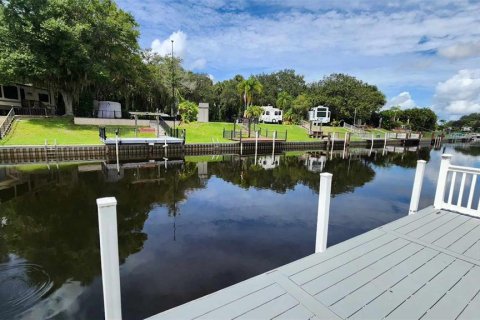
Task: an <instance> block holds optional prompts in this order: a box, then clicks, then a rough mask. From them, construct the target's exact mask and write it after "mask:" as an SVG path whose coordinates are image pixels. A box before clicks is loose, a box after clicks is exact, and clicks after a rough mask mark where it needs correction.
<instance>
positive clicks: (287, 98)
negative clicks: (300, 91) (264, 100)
mask: <svg viewBox="0 0 480 320" xmlns="http://www.w3.org/2000/svg"><path fill="white" fill-rule="evenodd" d="M292 101H293V97H292V96H291V95H289V94H288V92H286V91H282V92H280V93H279V94H278V96H277V105H276V107H277V108H280V109H282V110H284V111H287V110H288V109H290V107H291V106H292Z"/></svg>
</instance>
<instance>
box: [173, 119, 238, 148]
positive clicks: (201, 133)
mask: <svg viewBox="0 0 480 320" xmlns="http://www.w3.org/2000/svg"><path fill="white" fill-rule="evenodd" d="M180 128H181V129H187V141H186V143H202V142H203V143H209V142H210V143H212V142H217V139H218V141H219V142H232V141H231V140H227V139H224V138H223V137H222V135H223V128H225V129H226V130H232V129H233V123H229V122H191V123H183V124H181V125H180ZM212 138H214V140H212Z"/></svg>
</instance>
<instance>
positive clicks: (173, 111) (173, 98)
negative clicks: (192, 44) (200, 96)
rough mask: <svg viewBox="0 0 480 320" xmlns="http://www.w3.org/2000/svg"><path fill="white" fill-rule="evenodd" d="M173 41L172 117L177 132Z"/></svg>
mask: <svg viewBox="0 0 480 320" xmlns="http://www.w3.org/2000/svg"><path fill="white" fill-rule="evenodd" d="M171 41H172V110H171V112H170V113H171V115H172V116H173V130H174V131H175V119H176V118H177V115H176V111H175V66H174V60H173V39H172V40H171Z"/></svg>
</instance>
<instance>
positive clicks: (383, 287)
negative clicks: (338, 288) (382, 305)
mask: <svg viewBox="0 0 480 320" xmlns="http://www.w3.org/2000/svg"><path fill="white" fill-rule="evenodd" d="M436 254H437V253H436V252H435V251H433V250H431V249H428V248H424V249H422V250H420V251H418V252H416V253H415V254H414V255H412V256H410V257H409V258H408V259H406V260H405V261H402V262H401V263H399V264H397V265H396V266H394V267H393V268H390V269H389V270H387V271H386V272H384V273H382V274H380V275H379V276H378V277H375V278H373V279H371V280H369V281H365V283H364V284H363V285H362V286H360V287H359V288H355V289H353V290H352V291H351V292H350V293H349V294H348V295H347V294H345V295H344V296H343V297H342V299H339V300H338V301H336V302H335V303H334V304H333V305H332V306H331V307H332V310H333V311H335V312H336V313H337V314H339V315H340V316H342V317H344V318H346V317H349V316H351V315H353V314H354V313H355V312H357V311H359V310H360V309H361V308H363V307H364V306H366V305H367V304H368V303H369V302H371V301H373V300H375V299H376V298H377V297H378V296H380V295H381V294H383V293H384V292H386V291H387V290H388V289H390V288H391V287H392V286H394V285H395V284H396V283H397V282H399V281H401V280H402V279H404V278H405V277H407V276H408V275H409V274H411V273H412V272H413V271H415V270H416V269H418V268H419V267H421V266H422V265H423V264H425V263H426V262H427V261H429V260H431V259H433V257H435V255H436ZM362 282H363V280H362Z"/></svg>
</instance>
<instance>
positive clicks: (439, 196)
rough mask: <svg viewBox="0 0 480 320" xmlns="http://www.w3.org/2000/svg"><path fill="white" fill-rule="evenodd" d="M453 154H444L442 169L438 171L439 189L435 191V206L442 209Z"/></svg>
mask: <svg viewBox="0 0 480 320" xmlns="http://www.w3.org/2000/svg"><path fill="white" fill-rule="evenodd" d="M451 159H452V155H451V154H442V162H441V163H440V171H439V173H438V180H437V190H436V191H435V200H434V201H433V206H434V207H435V209H440V208H441V207H442V205H443V202H444V201H443V199H444V197H445V187H446V185H447V174H448V167H450V160H451Z"/></svg>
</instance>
